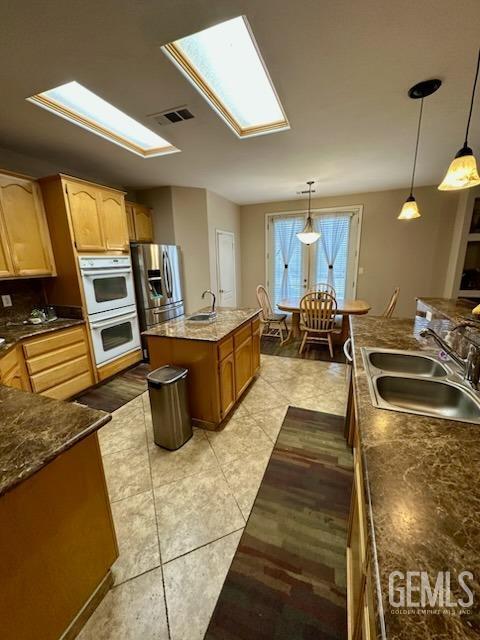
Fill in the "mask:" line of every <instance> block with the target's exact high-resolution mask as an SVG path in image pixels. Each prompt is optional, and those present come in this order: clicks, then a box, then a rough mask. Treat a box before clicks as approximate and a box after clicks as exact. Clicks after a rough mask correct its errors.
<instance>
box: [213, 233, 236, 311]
mask: <svg viewBox="0 0 480 640" xmlns="http://www.w3.org/2000/svg"><path fill="white" fill-rule="evenodd" d="M215 233H216V253H217V289H218V305H219V306H220V307H236V306H237V292H236V287H235V234H234V233H232V232H231V231H222V230H221V229H216V231H215Z"/></svg>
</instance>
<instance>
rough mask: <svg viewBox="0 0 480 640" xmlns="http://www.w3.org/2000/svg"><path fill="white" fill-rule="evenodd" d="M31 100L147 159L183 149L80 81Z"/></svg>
mask: <svg viewBox="0 0 480 640" xmlns="http://www.w3.org/2000/svg"><path fill="white" fill-rule="evenodd" d="M27 100H29V101H30V102H33V103H34V104H37V105H39V106H40V107H43V108H44V109H47V111H51V112H52V113H55V114H56V115H58V116H60V117H62V118H65V120H69V121H70V122H73V123H74V124H77V125H79V126H80V127H83V128H84V129H87V130H88V131H91V132H92V133H96V134H97V135H99V136H101V137H102V138H106V139H107V140H110V141H111V142H114V143H115V144H118V145H120V146H121V147H124V148H125V149H128V150H129V151H132V152H133V153H136V154H138V155H140V156H142V157H144V158H152V157H154V156H161V155H164V154H166V153H174V152H175V151H179V149H177V148H176V147H174V146H173V145H171V144H170V143H169V142H167V141H166V140H164V139H163V138H162V137H160V136H159V135H157V134H156V133H154V132H153V131H150V129H147V127H144V126H143V124H140V122H137V121H136V120H134V119H133V118H131V117H130V116H127V114H126V113H123V111H120V109H117V107H114V106H113V105H112V104H110V103H109V102H107V101H106V100H104V99H103V98H100V96H97V95H96V94H95V93H93V92H92V91H90V90H89V89H87V88H86V87H84V86H83V85H81V84H80V83H78V82H67V84H62V85H61V86H59V87H55V89H50V90H49V91H44V92H43V93H39V94H37V95H35V96H32V97H31V98H27Z"/></svg>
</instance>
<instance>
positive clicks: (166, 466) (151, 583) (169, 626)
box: [79, 355, 346, 640]
mask: <svg viewBox="0 0 480 640" xmlns="http://www.w3.org/2000/svg"><path fill="white" fill-rule="evenodd" d="M345 403H346V367H345V365H343V364H337V363H329V362H323V361H314V360H300V359H295V358H282V357H278V356H265V355H262V366H261V370H260V374H259V376H258V378H257V380H256V381H255V382H254V383H253V384H252V385H251V387H250V389H249V391H248V392H247V393H246V395H245V396H244V398H243V400H242V402H241V403H240V405H239V407H238V408H237V409H236V411H235V413H234V415H233V416H232V418H231V419H230V421H229V422H228V424H227V425H226V427H225V428H224V429H223V430H222V431H219V432H210V431H203V430H201V429H195V430H194V435H193V437H192V438H191V439H190V440H189V442H188V443H187V444H186V445H184V446H183V447H182V448H181V449H179V450H178V451H175V452H167V451H165V450H163V449H160V448H159V447H157V446H156V445H155V443H154V442H153V433H152V421H151V414H150V405H149V401H148V394H146V393H145V394H143V395H140V396H138V397H137V398H135V399H134V400H132V401H131V402H129V403H128V404H126V405H124V406H123V407H121V408H120V409H118V410H117V411H115V412H114V413H113V418H112V421H111V422H110V423H108V424H107V425H106V426H105V427H103V428H102V429H101V430H100V431H99V439H100V446H101V450H102V456H103V462H104V467H105V475H106V478H107V484H108V490H109V494H110V501H111V504H112V512H113V518H114V522H115V529H116V532H117V539H118V545H119V549H120V556H119V558H118V560H117V561H116V563H115V565H114V566H113V569H112V571H113V575H114V587H113V588H112V589H111V591H110V592H109V593H108V594H107V596H106V597H105V598H104V600H103V601H102V603H101V604H100V606H99V607H98V608H97V610H96V611H95V612H94V614H93V616H92V617H91V618H90V620H89V621H88V622H87V624H86V625H85V627H84V629H83V630H82V632H81V633H80V635H79V638H80V640H106V639H112V640H113V639H115V640H201V639H202V638H203V636H204V634H205V631H206V629H207V626H208V623H209V620H210V616H211V614H212V612H213V609H214V607H215V604H216V601H217V598H218V595H219V593H220V591H221V588H222V585H223V581H224V579H225V576H226V574H227V571H228V568H229V566H230V563H231V560H232V558H233V555H234V554H235V550H236V548H237V545H238V542H239V540H240V537H241V534H242V531H243V528H244V527H245V523H246V521H247V519H248V516H249V514H250V511H251V509H252V506H253V503H254V500H255V496H256V494H257V491H258V487H259V485H260V482H261V480H262V477H263V474H264V471H265V468H266V465H267V463H268V459H269V457H270V454H271V452H272V448H273V445H274V442H275V440H276V438H277V435H278V432H279V431H280V427H281V425H282V422H283V418H284V416H285V413H286V411H287V408H288V406H289V405H292V406H297V407H303V408H306V409H312V410H315V411H324V412H327V413H336V414H343V413H344V411H345Z"/></svg>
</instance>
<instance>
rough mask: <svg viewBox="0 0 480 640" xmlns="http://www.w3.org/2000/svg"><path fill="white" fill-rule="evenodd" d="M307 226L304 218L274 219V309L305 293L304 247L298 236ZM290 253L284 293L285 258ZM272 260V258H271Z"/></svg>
mask: <svg viewBox="0 0 480 640" xmlns="http://www.w3.org/2000/svg"><path fill="white" fill-rule="evenodd" d="M304 226H305V217H304V216H288V217H287V216H286V217H285V218H274V219H273V248H272V249H273V251H272V252H271V253H273V260H274V262H273V270H272V271H273V283H272V287H271V291H272V293H273V300H272V303H273V307H274V310H275V305H277V304H278V303H279V302H280V300H282V299H283V298H297V297H298V298H299V297H300V296H302V295H303V293H304V292H305V289H304V286H303V285H304V283H303V277H304V276H303V264H304V257H303V256H304V254H303V251H304V246H305V245H303V244H302V243H301V242H300V240H299V239H298V238H297V236H296V234H297V233H299V232H300V231H302V229H303V227H304ZM289 253H290V259H289V261H288V280H287V287H286V290H285V291H282V280H283V277H284V272H285V259H284V258H285V256H288V254H289ZM270 259H271V258H270Z"/></svg>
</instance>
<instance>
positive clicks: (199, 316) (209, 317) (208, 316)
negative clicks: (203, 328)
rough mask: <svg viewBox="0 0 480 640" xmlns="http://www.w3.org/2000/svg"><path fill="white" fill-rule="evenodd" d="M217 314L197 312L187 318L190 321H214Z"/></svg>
mask: <svg viewBox="0 0 480 640" xmlns="http://www.w3.org/2000/svg"><path fill="white" fill-rule="evenodd" d="M216 316H217V314H216V313H215V312H214V313H211V312H210V313H196V314H194V315H193V316H190V317H188V318H187V320H188V321H189V322H213V320H215V318H216Z"/></svg>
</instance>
